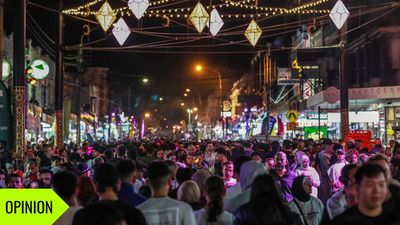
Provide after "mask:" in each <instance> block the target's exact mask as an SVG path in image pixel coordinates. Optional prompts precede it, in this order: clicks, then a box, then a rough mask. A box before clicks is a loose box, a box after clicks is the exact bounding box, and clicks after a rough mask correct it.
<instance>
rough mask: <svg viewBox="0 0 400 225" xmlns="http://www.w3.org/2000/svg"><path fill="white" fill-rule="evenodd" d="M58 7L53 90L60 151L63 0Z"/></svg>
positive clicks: (62, 94)
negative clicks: (54, 91) (54, 92)
mask: <svg viewBox="0 0 400 225" xmlns="http://www.w3.org/2000/svg"><path fill="white" fill-rule="evenodd" d="M58 2H59V5H58V10H59V12H58V13H59V14H58V21H57V22H58V34H57V46H56V79H55V86H56V87H55V90H56V96H55V97H56V104H55V111H56V113H55V114H56V138H55V146H56V147H57V148H58V149H61V148H62V146H63V144H64V138H63V124H64V121H63V117H64V110H63V101H64V90H63V89H64V86H63V80H64V77H63V76H64V49H63V47H64V46H63V45H64V18H63V14H62V9H63V0H59V1H58Z"/></svg>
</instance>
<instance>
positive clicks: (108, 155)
mask: <svg viewBox="0 0 400 225" xmlns="http://www.w3.org/2000/svg"><path fill="white" fill-rule="evenodd" d="M104 157H105V161H106V162H108V161H109V160H111V159H113V158H114V156H113V151H112V150H111V149H107V150H105V151H104Z"/></svg>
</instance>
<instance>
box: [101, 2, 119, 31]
mask: <svg viewBox="0 0 400 225" xmlns="http://www.w3.org/2000/svg"><path fill="white" fill-rule="evenodd" d="M115 17H116V15H115V13H114V11H113V9H112V8H111V6H110V4H108V2H105V3H104V4H103V5H102V6H101V8H100V10H99V11H98V12H97V13H96V19H97V21H99V23H100V25H101V28H103V30H104V31H107V30H108V29H109V28H110V26H111V25H112V24H113V22H114V20H115Z"/></svg>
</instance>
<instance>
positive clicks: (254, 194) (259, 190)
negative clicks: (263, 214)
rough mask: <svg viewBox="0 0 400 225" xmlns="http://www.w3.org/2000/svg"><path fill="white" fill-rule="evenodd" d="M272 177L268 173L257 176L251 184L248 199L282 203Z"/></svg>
mask: <svg viewBox="0 0 400 225" xmlns="http://www.w3.org/2000/svg"><path fill="white" fill-rule="evenodd" d="M281 196H282V195H281V194H280V192H279V191H278V188H277V186H276V183H275V180H274V178H273V177H272V176H271V175H269V174H264V175H259V176H257V177H256V178H255V179H254V181H253V184H252V185H251V194H250V201H257V200H269V199H271V200H270V201H271V203H272V204H276V203H277V202H279V203H282V202H283V200H282V197H281Z"/></svg>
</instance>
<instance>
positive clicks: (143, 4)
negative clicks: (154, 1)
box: [128, 0, 149, 19]
mask: <svg viewBox="0 0 400 225" xmlns="http://www.w3.org/2000/svg"><path fill="white" fill-rule="evenodd" d="M128 6H129V9H130V10H131V11H132V13H133V14H134V15H135V16H136V18H137V19H140V18H142V16H143V14H144V13H145V12H146V10H147V8H148V7H149V0H129V2H128Z"/></svg>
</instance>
